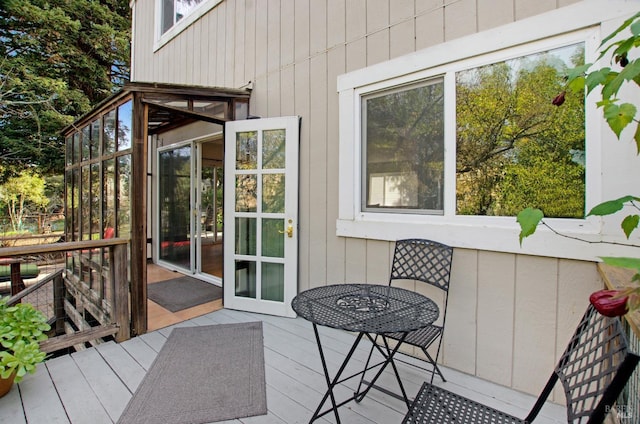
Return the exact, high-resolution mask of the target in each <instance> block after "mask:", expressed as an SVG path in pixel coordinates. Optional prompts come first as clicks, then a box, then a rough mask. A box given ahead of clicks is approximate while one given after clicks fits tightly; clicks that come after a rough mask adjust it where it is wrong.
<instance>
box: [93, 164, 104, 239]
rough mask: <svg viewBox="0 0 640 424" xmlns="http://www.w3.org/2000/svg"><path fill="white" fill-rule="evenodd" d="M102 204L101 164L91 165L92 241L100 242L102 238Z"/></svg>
mask: <svg viewBox="0 0 640 424" xmlns="http://www.w3.org/2000/svg"><path fill="white" fill-rule="evenodd" d="M101 203H102V187H101V184H100V164H99V163H92V164H91V240H99V239H100V238H101V234H100V228H101V225H100V224H101V219H102V213H101V210H102V208H101Z"/></svg>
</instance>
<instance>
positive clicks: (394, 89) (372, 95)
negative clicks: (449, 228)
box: [360, 75, 445, 215]
mask: <svg viewBox="0 0 640 424" xmlns="http://www.w3.org/2000/svg"><path fill="white" fill-rule="evenodd" d="M437 84H441V85H442V89H443V92H444V78H442V77H441V76H438V75H436V76H434V77H431V78H427V79H420V80H416V81H413V82H411V83H410V84H403V85H394V86H391V87H389V88H387V89H384V90H380V91H377V90H376V91H372V92H371V91H370V92H366V93H363V94H361V95H360V105H361V108H360V130H361V132H362V130H363V128H364V127H365V126H366V125H367V119H368V117H367V111H366V110H365V104H366V103H367V102H368V101H369V100H373V99H379V98H381V97H385V96H387V95H391V94H395V93H399V92H404V91H408V90H413V89H418V88H424V87H429V86H433V85H437ZM443 102H444V99H443ZM444 109H445V106H444V105H443V118H444ZM443 121H444V119H443ZM443 126H444V122H443ZM360 138H361V140H360V143H361V154H362V157H361V159H360V163H361V167H360V168H361V170H362V175H361V176H360V185H361V187H360V193H361V197H360V210H361V211H362V212H365V213H366V212H372V213H398V214H419V215H442V214H443V211H444V202H443V208H442V210H441V209H418V208H402V207H379V208H376V207H373V206H367V203H368V201H367V199H366V197H367V194H366V190H367V187H368V186H369V184H370V181H367V171H368V170H367V164H368V153H367V151H366V149H364V148H363V147H362V145H363V144H364V143H365V140H364V139H363V137H362V135H361V136H360ZM444 143H445V136H444V128H443V148H444ZM396 174H397V175H401V174H400V173H396ZM388 175H390V174H386V176H388ZM443 179H444V172H443Z"/></svg>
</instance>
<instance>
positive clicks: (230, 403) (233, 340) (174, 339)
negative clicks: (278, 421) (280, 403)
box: [118, 322, 267, 424]
mask: <svg viewBox="0 0 640 424" xmlns="http://www.w3.org/2000/svg"><path fill="white" fill-rule="evenodd" d="M266 413H267V397H266V391H265V377H264V347H263V337H262V322H249V323H241V324H220V325H208V326H202V327H179V328H175V329H173V331H172V332H171V334H170V335H169V338H168V339H167V341H166V342H165V344H164V346H163V347H162V349H161V350H160V353H158V356H157V357H156V359H155V361H154V362H153V364H152V365H151V367H150V368H149V371H148V372H147V374H146V375H145V377H144V378H143V380H142V382H141V383H140V386H139V387H138V389H137V390H136V392H135V393H134V394H133V397H132V398H131V400H130V401H129V404H128V405H127V407H126V408H125V410H124V411H123V412H122V415H121V416H120V419H119V420H118V423H119V424H138V423H145V424H155V423H159V424H183V423H193V424H196V423H210V422H216V421H223V420H233V419H236V418H244V417H250V416H254V415H264V414H266Z"/></svg>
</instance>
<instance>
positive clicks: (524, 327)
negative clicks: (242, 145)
mask: <svg viewBox="0 0 640 424" xmlns="http://www.w3.org/2000/svg"><path fill="white" fill-rule="evenodd" d="M157 3H158V1H157V0H135V1H134V2H133V7H134V40H133V66H132V68H133V71H132V79H133V80H134V81H141V82H142V81H144V82H159V83H173V84H193V85H203V86H220V87H231V88H239V87H244V86H247V85H250V86H251V87H252V90H253V91H252V96H251V111H250V112H251V114H252V115H257V116H262V117H275V116H287V115H299V116H301V117H302V127H301V133H300V134H301V135H300V137H301V139H300V190H299V191H300V193H299V197H300V216H299V231H300V234H299V246H300V247H299V250H300V252H299V290H305V289H308V288H311V287H316V286H320V285H324V284H328V283H333V282H345V281H351V282H361V281H368V282H374V283H380V284H384V283H386V282H387V279H388V274H389V269H390V262H391V256H392V253H393V243H392V242H389V241H379V240H366V239H355V238H345V237H337V236H336V220H337V218H338V183H339V182H338V170H339V169H338V152H339V144H338V135H339V134H338V124H339V122H338V95H337V92H336V81H337V78H338V76H339V75H342V74H344V73H346V72H350V71H353V70H357V69H361V68H364V67H366V66H369V65H372V64H375V63H379V62H382V61H386V60H389V59H392V58H395V57H398V56H401V55H404V54H407V53H411V52H414V51H416V50H419V49H423V48H426V47H429V46H433V45H436V44H439V43H442V42H445V41H449V40H452V39H455V38H458V37H461V36H464V35H468V34H471V33H474V32H479V31H483V30H486V29H490V28H494V27H497V26H500V25H503V24H508V23H511V22H514V21H517V20H519V19H523V18H527V17H530V16H533V15H536V14H539V13H543V12H547V11H550V10H553V9H555V8H558V7H562V6H566V5H568V4H571V3H577V1H571V0H539V1H530V0H460V1H453V2H451V1H444V0H368V1H365V0H295V1H294V0H225V1H222V2H221V3H220V4H218V5H217V6H216V7H215V8H213V9H211V10H210V11H209V12H208V13H206V14H205V15H204V16H202V17H201V18H200V19H199V20H197V21H196V22H194V23H193V24H191V25H190V26H189V27H187V28H186V29H185V30H184V31H182V32H181V33H179V34H178V35H176V36H175V37H174V38H173V39H172V40H170V41H168V42H167V43H166V44H164V45H162V46H160V47H159V48H157V49H156V50H154V41H155V40H154V34H155V26H154V25H155V24H154V17H155V16H156V13H157V12H156V10H155V7H156V5H157ZM445 5H446V6H445ZM453 264H454V265H453V271H452V281H451V291H450V301H449V302H450V303H449V313H448V320H447V326H446V332H445V338H444V344H443V352H442V356H441V361H442V362H443V363H444V364H446V365H447V366H450V367H453V368H456V369H459V370H461V371H464V372H468V373H469V374H472V375H477V376H479V377H482V378H485V379H487V380H490V381H495V382H497V383H500V384H503V385H505V386H509V387H513V388H516V389H518V390H522V391H525V392H529V393H538V392H539V391H540V390H541V388H542V386H543V385H544V383H545V382H546V379H547V378H548V376H549V374H550V372H551V370H552V368H553V365H554V364H555V362H556V360H557V358H558V356H559V353H560V352H561V351H562V350H563V349H564V347H565V345H566V343H567V341H568V337H569V335H570V333H571V331H572V330H573V329H574V327H575V325H576V323H577V322H578V320H579V317H580V315H581V314H582V312H583V310H584V308H585V306H586V297H587V294H588V293H590V292H592V291H593V290H596V289H598V288H601V287H602V282H601V280H600V278H599V276H598V274H597V270H596V267H595V264H594V263H591V262H581V261H576V260H568V259H555V258H546V257H535V256H527V255H520V254H508V253H499V252H490V251H480V250H473V249H467V248H464V249H463V248H457V249H456V250H455V253H454V262H453ZM416 289H417V290H424V288H423V287H421V288H416Z"/></svg>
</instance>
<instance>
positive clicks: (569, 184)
mask: <svg viewBox="0 0 640 424" xmlns="http://www.w3.org/2000/svg"><path fill="white" fill-rule="evenodd" d="M583 62H584V44H583V43H580V44H575V45H572V46H567V47H562V48H558V49H554V50H550V51H546V52H541V53H536V54H532V55H528V56H523V57H518V58H515V59H511V60H507V61H505V62H500V63H494V64H491V65H487V66H482V67H479V68H473V69H468V70H465V71H462V72H458V73H457V74H456V121H457V123H456V126H457V131H456V213H457V214H460V215H490V216H515V215H517V213H518V212H519V211H520V210H522V209H524V208H526V207H536V208H539V209H542V211H543V212H544V215H545V217H554V218H583V217H584V214H585V202H584V194H585V163H584V156H585V155H584V154H585V144H584V139H585V117H584V99H583V97H582V96H567V97H566V101H565V103H564V104H563V105H562V107H561V108H558V107H556V106H555V105H553V104H552V102H551V100H550V99H553V98H554V97H555V96H556V95H557V94H558V93H559V92H561V91H563V90H564V89H565V86H566V81H565V75H566V74H567V70H568V69H569V68H573V67H575V66H578V65H581V64H582V63H583Z"/></svg>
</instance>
